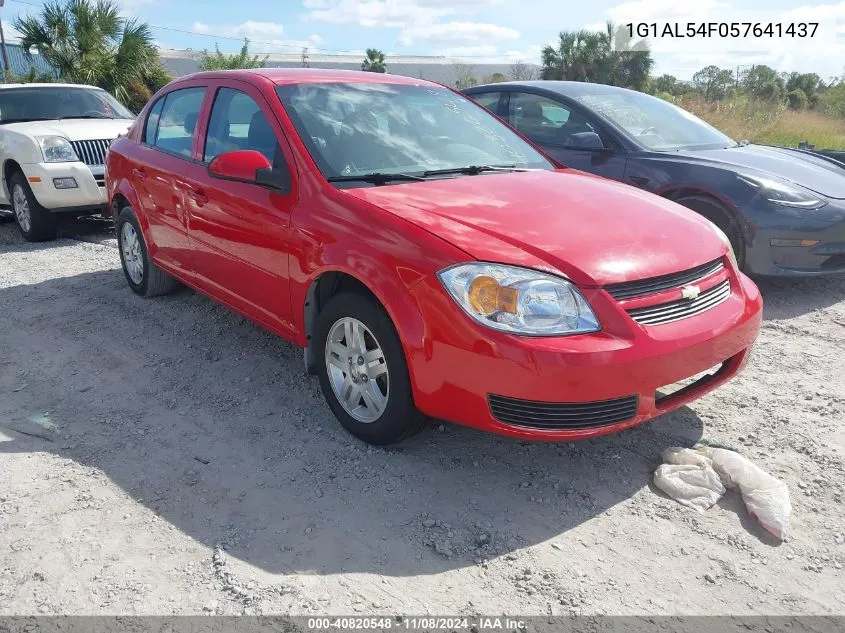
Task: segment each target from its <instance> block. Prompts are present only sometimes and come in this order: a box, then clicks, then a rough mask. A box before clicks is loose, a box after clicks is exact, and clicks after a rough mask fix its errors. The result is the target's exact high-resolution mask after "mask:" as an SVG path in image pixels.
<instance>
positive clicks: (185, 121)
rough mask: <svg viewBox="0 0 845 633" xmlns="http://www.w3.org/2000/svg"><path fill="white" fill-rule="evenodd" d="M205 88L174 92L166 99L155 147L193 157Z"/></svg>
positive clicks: (184, 89)
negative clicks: (192, 148)
mask: <svg viewBox="0 0 845 633" xmlns="http://www.w3.org/2000/svg"><path fill="white" fill-rule="evenodd" d="M204 96H205V88H183V89H182V90H174V91H173V92H170V93H168V94H167V96H166V97H165V98H164V105H163V106H162V109H161V116H160V118H159V122H158V134H156V139H155V145H156V147H160V148H161V149H163V150H167V151H168V152H173V153H175V154H182V155H183V156H190V155H191V146H192V145H193V143H194V134H195V133H196V129H197V122H198V121H199V115H200V107H201V106H202V100H203V97H204Z"/></svg>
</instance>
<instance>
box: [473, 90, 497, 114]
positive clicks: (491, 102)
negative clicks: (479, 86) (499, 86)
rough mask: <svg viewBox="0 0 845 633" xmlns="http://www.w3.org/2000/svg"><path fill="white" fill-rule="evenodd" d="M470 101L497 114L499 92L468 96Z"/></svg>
mask: <svg viewBox="0 0 845 633" xmlns="http://www.w3.org/2000/svg"><path fill="white" fill-rule="evenodd" d="M468 96H469V98H470V99H472V100H473V101H475V102H476V103H477V104H478V105H481V106H484V107H485V108H487V109H488V110H490V112H492V113H493V114H498V113H499V100H500V99H501V97H502V93H501V92H482V93H481V94H474V95H468Z"/></svg>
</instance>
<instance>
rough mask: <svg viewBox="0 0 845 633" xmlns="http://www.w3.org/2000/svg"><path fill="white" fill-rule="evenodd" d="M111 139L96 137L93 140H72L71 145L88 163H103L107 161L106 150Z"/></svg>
mask: <svg viewBox="0 0 845 633" xmlns="http://www.w3.org/2000/svg"><path fill="white" fill-rule="evenodd" d="M110 143H111V139H107V138H106V139H96V140H91V141H71V142H70V144H71V147H73V151H75V152H76V155H77V156H78V157H79V160H81V161H82V162H83V163H85V164H86V165H102V164H103V163H104V162H105V158H106V150H107V149H108V148H109V144H110Z"/></svg>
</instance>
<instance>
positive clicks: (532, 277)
mask: <svg viewBox="0 0 845 633" xmlns="http://www.w3.org/2000/svg"><path fill="white" fill-rule="evenodd" d="M437 276H438V277H439V278H440V281H441V283H442V284H443V286H444V287H445V288H446V290H447V291H448V292H449V294H450V295H452V298H453V299H454V300H455V301H456V302H457V303H458V305H459V306H461V308H462V309H463V310H464V312H466V313H467V314H468V315H469V316H471V317H472V318H473V319H475V320H476V321H478V322H479V323H481V324H482V325H486V326H487V327H490V328H493V329H494V330H501V331H504V332H511V333H513V334H525V335H533V336H562V335H566V334H583V333H587V332H597V331H599V330H600V329H601V328H600V327H599V322H598V319H597V318H596V315H595V314H594V313H593V310H592V309H591V308H590V306H589V304H588V303H587V300H586V299H584V297H583V295H582V294H581V293H580V292H579V291H578V289H577V288H576V287H575V286H574V285H572V284H571V283H569V282H568V281H566V280H565V279H561V278H560V277H555V276H554V275H549V274H546V273H541V272H539V271H536V270H531V269H529V268H518V267H516V266H505V265H501V264H485V263H481V262H478V263H469V264H458V265H457V266H452V267H450V268H446V269H445V270H441V271H440V272H439V273H437Z"/></svg>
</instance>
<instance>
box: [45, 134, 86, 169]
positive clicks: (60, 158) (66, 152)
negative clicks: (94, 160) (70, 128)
mask: <svg viewBox="0 0 845 633" xmlns="http://www.w3.org/2000/svg"><path fill="white" fill-rule="evenodd" d="M38 144H39V145H40V146H41V155H42V156H44V162H46V163H70V162H74V161H78V160H79V158H78V157H77V155H76V152H74V151H73V147H71V145H70V141H68V140H67V139H66V138H65V137H64V136H39V137H38Z"/></svg>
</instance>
